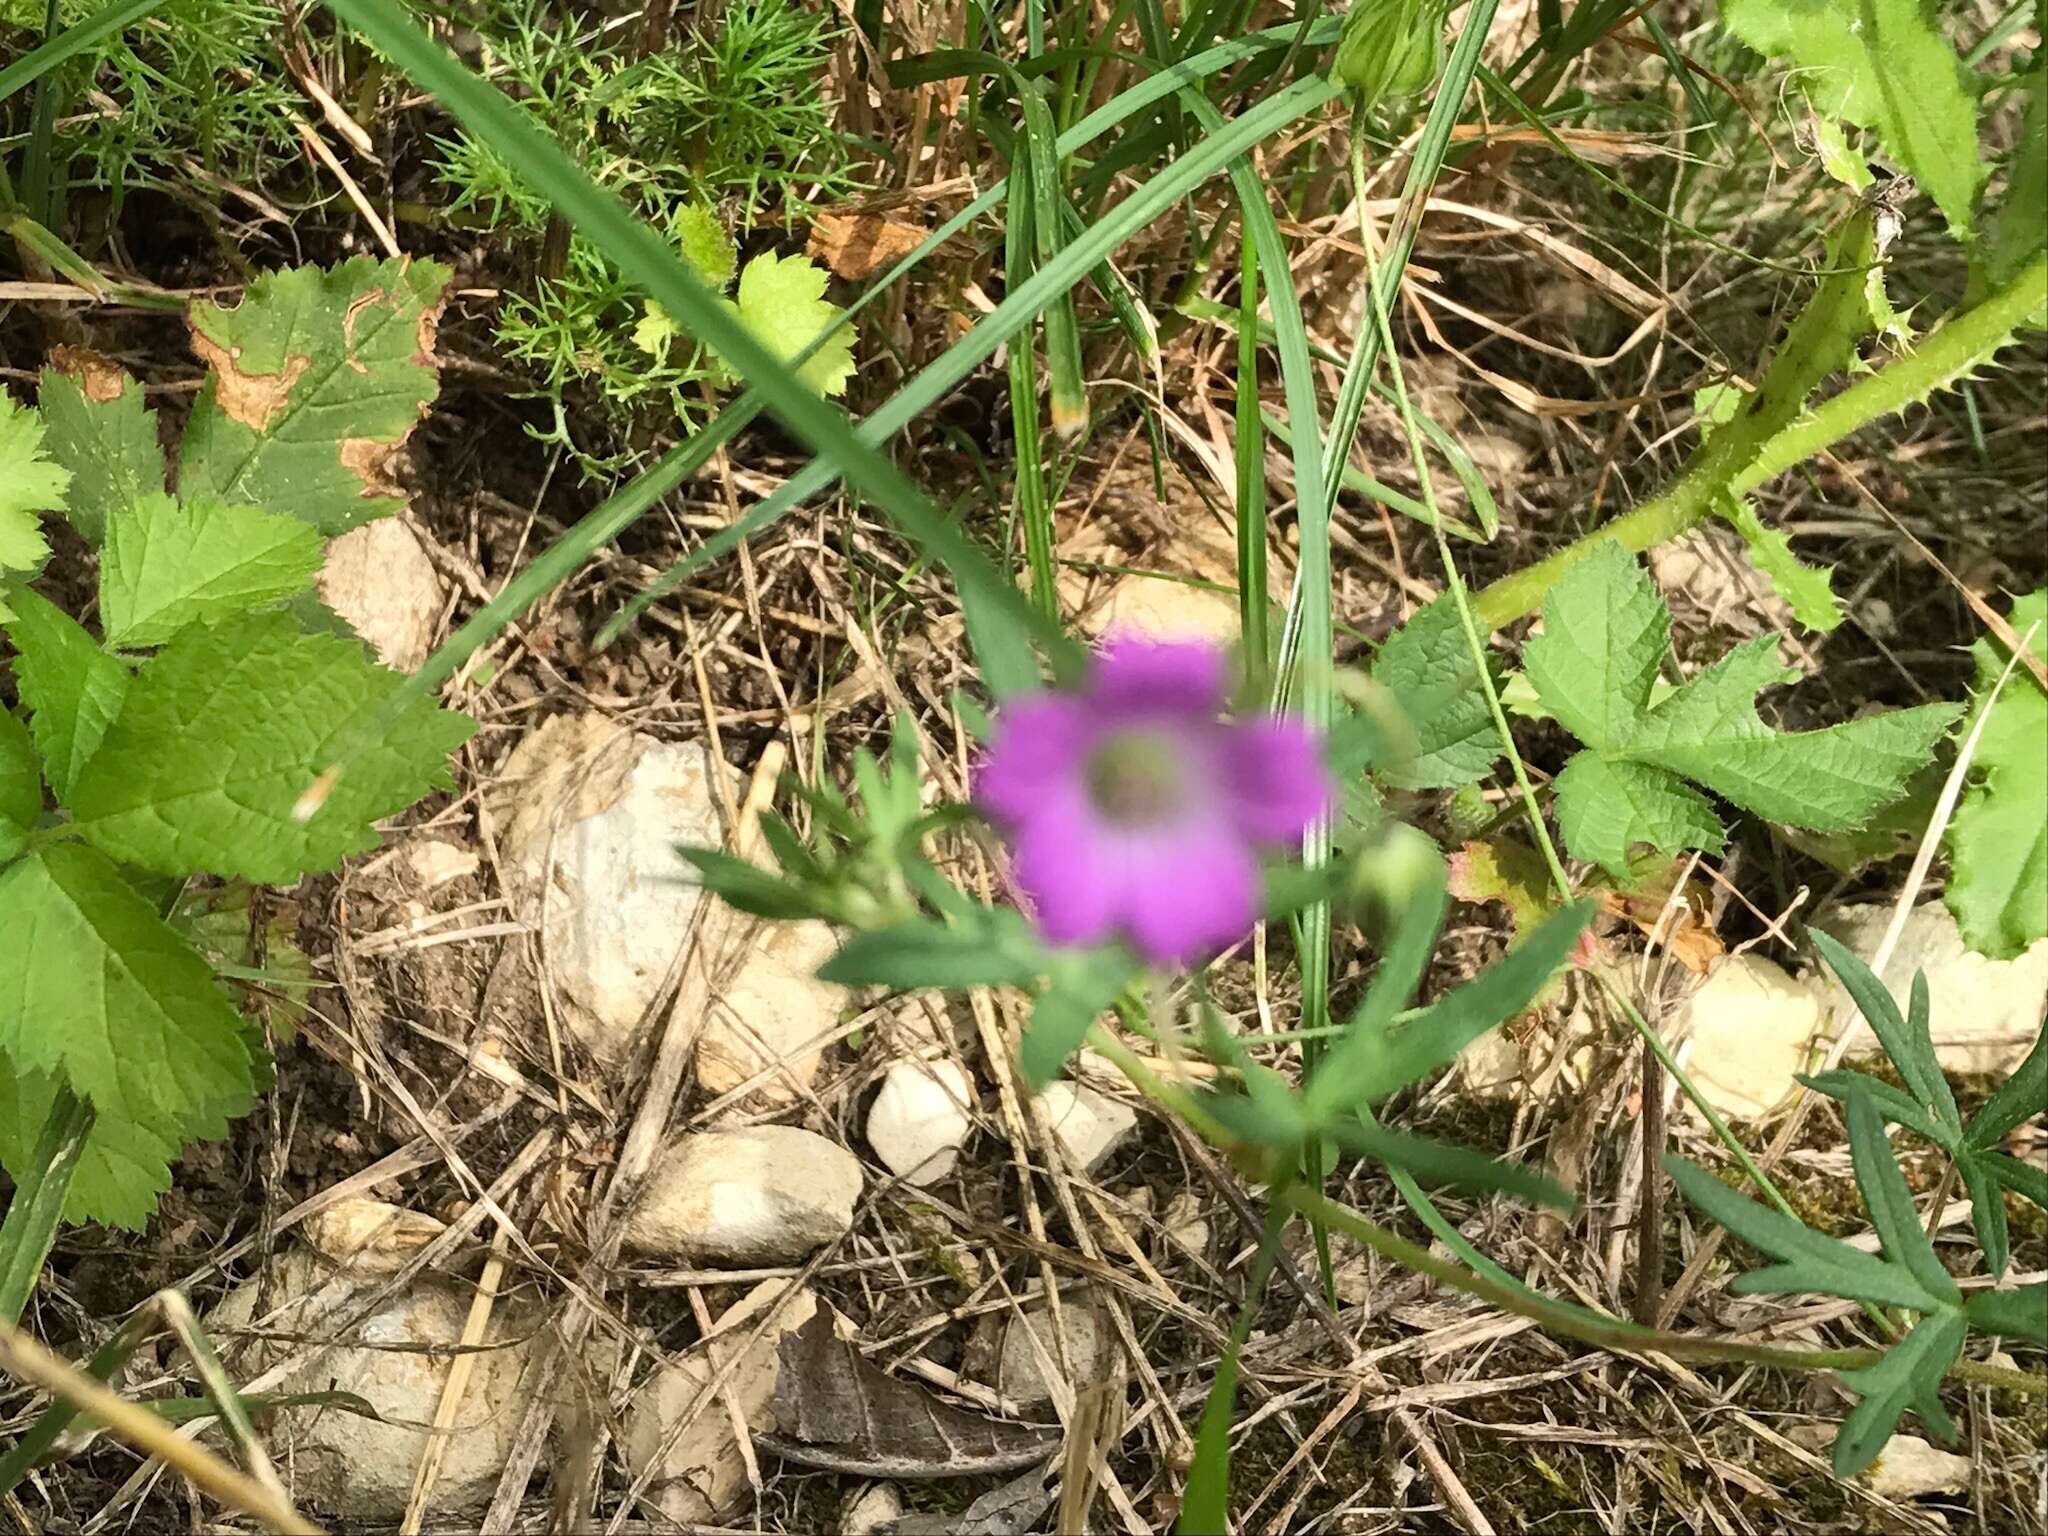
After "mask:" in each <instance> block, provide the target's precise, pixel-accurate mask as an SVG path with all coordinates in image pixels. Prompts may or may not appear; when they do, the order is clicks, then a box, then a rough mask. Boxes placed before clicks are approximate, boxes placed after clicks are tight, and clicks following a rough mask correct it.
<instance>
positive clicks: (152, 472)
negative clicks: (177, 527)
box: [36, 348, 164, 546]
mask: <svg viewBox="0 0 2048 1536" xmlns="http://www.w3.org/2000/svg"><path fill="white" fill-rule="evenodd" d="M56 361H57V362H58V363H59V364H62V366H53V367H49V368H45V369H44V370H43V377H42V385H41V388H40V390H39V391H38V393H37V396H36V403H37V405H38V406H39V407H40V408H41V410H42V413H43V429H44V439H43V440H44V444H45V446H47V447H48V449H49V452H50V457H51V458H53V459H55V460H56V461H57V462H58V463H59V464H61V465H63V466H64V467H65V468H66V469H67V470H69V471H70V472H71V489H70V490H69V491H68V492H67V493H66V495H65V498H64V517H65V519H66V521H68V522H69V523H70V524H71V526H72V527H74V528H76V529H77V530H78V532H79V534H80V535H81V536H82V537H83V538H84V539H85V541H86V542H87V543H88V544H92V545H94V546H97V545H98V544H99V543H100V541H101V540H102V539H104V538H105V537H106V530H107V519H108V518H109V517H111V516H112V515H113V514H114V513H115V512H116V511H118V510H119V509H121V508H122V507H126V506H130V505H132V504H133V503H134V502H135V500H136V498H138V497H141V496H147V495H150V494H152V493H154V492H158V491H161V490H162V489H163V488H164V451H163V449H162V448H161V447H160V446H159V445H158V443H157V437H156V412H154V411H152V410H151V409H150V408H149V407H148V406H147V405H145V404H144V403H143V400H142V386H141V385H140V384H138V383H136V382H135V379H134V378H133V377H132V376H131V375H130V374H128V373H127V372H126V371H125V370H123V369H121V368H119V367H117V366H115V365H114V364H113V363H110V362H108V361H107V360H106V359H104V358H101V357H96V356H93V355H91V354H88V353H80V352H77V351H75V350H69V349H64V348H60V349H59V350H58V354H57V359H56Z"/></svg>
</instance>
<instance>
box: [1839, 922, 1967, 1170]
mask: <svg viewBox="0 0 2048 1536" xmlns="http://www.w3.org/2000/svg"><path fill="white" fill-rule="evenodd" d="M1807 936H1808V937H1809V938H1810V939H1811V940H1812V941H1813V947H1814V948H1815V949H1817V950H1819V951H1820V957H1821V959H1822V960H1824V961H1826V962H1827V967H1828V969H1829V970H1831V971H1833V972H1834V973H1835V975H1836V976H1838V977H1839V978H1841V982H1842V985H1843V986H1844V987H1845V988H1847V989H1848V993H1849V996H1850V998H1851V999H1852V1000H1853V1001H1854V1002H1855V1004H1856V1008H1857V1011H1858V1012H1860V1013H1861V1014H1862V1015H1863V1019H1864V1022H1865V1023H1867V1024H1868V1025H1869V1026H1870V1031H1871V1033H1872V1034H1874V1035H1876V1036H1877V1040H1878V1043H1879V1044H1880V1045H1882V1046H1883V1047H1884V1052H1885V1054H1886V1055H1887V1056H1889V1057H1890V1058H1891V1059H1892V1065H1893V1066H1895V1067H1897V1068H1898V1069H1899V1076H1900V1077H1902V1078H1904V1079H1905V1082H1906V1088H1907V1090H1908V1091H1909V1092H1910V1093H1911V1094H1912V1095H1913V1097H1914V1099H1915V1100H1916V1101H1917V1102H1918V1103H1919V1104H1920V1106H1921V1108H1922V1109H1924V1110H1925V1111H1926V1112H1927V1113H1928V1114H1931V1115H1932V1116H1934V1118H1935V1119H1936V1120H1938V1121H1939V1122H1940V1123H1941V1124H1942V1125H1944V1126H1948V1127H1952V1128H1953V1131H1952V1133H1951V1134H1952V1135H1953V1134H1960V1132H1961V1130H1962V1118H1961V1116H1960V1115H1959V1114H1958V1113H1957V1111H1956V1100H1955V1095H1954V1094H1953V1093H1951V1092H1950V1091H1949V1086H1948V1079H1947V1078H1946V1077H1945V1076H1943V1075H1942V1070H1941V1063H1940V1062H1939V1061H1938V1060H1937V1059H1936V1058H1935V1054H1934V1037H1933V1036H1932V1035H1931V1034H1930V1033H1928V1027H1927V1018H1928V998H1927V977H1926V975H1925V974H1924V973H1921V972H1915V973H1914V976H1913V997H1912V1005H1911V1006H1912V1017H1911V1018H1910V1019H1902V1018H1900V1017H1899V1006H1898V1004H1897V1002H1895V1001H1894V1000H1893V998H1892V995H1891V992H1890V990H1889V989H1888V988H1887V987H1886V986H1885V984H1884V982H1883V981H1881V980H1880V979H1879V978H1878V976H1877V973H1876V972H1874V971H1872V970H1871V969H1870V967H1869V966H1867V965H1865V964H1864V963H1863V962H1862V961H1861V960H1859V959H1858V958H1857V957H1856V956H1855V955H1853V954H1851V953H1850V952H1849V950H1848V948H1847V946H1845V945H1844V944H1842V943H1841V941H1839V940H1838V939H1836V938H1835V937H1834V936H1833V935H1832V934H1829V933H1825V932H1823V931H1822V930H1820V929H1818V928H1810V929H1808V930H1807ZM1901 1123H1902V1124H1904V1123H1906V1122H1903V1121H1902V1122H1901ZM1922 1134H1927V1133H1925V1132H1923V1133H1922ZM1928 1139H1929V1140H1932V1141H1941V1140H1942V1137H1941V1136H1940V1135H1931V1136H1929V1138H1928Z"/></svg>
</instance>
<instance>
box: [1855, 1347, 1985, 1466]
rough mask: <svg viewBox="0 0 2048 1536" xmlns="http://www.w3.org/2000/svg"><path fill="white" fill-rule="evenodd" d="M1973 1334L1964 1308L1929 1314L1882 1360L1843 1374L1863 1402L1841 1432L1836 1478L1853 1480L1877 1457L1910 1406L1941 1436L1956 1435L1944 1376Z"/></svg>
mask: <svg viewBox="0 0 2048 1536" xmlns="http://www.w3.org/2000/svg"><path fill="white" fill-rule="evenodd" d="M1968 1332H1969V1325H1968V1324H1967V1323H1966V1322H1964V1321H1963V1314H1962V1313H1961V1312H1960V1311H1946V1312H1941V1313H1937V1314H1936V1315H1934V1316H1932V1317H1923V1318H1922V1319H1921V1320H1920V1321H1919V1322H1917V1323H1915V1324H1914V1325H1913V1330H1912V1332H1910V1333H1908V1334H1907V1335H1906V1336H1905V1337H1904V1338H1903V1339H1901V1340H1899V1342H1898V1343H1896V1344H1894V1345H1893V1346H1892V1347H1891V1348H1890V1349H1889V1350H1887V1351H1886V1352H1885V1356H1884V1358H1883V1359H1882V1360H1880V1361H1878V1362H1877V1364H1875V1365H1868V1366H1865V1367H1864V1368H1863V1369H1862V1370H1860V1371H1842V1372H1839V1373H1838V1374H1839V1375H1840V1377H1841V1379H1842V1383H1843V1385H1845V1386H1847V1387H1848V1388H1849V1389H1850V1390H1851V1391H1853V1392H1856V1393H1858V1394H1860V1395H1861V1396H1862V1398H1863V1401H1862V1402H1860V1403H1858V1404H1857V1405H1856V1406H1855V1408H1854V1409H1852V1410H1851V1411H1850V1413H1849V1417H1848V1418H1846V1419H1844V1420H1843V1421H1842V1427H1841V1429H1840V1431H1839V1432H1838V1433H1837V1434H1836V1435H1835V1449H1834V1458H1833V1460H1834V1468H1835V1476H1837V1477H1839V1478H1843V1479H1848V1478H1852V1477H1854V1476H1855V1475H1856V1474H1857V1473H1859V1472H1861V1471H1862V1470H1863V1469H1864V1468H1865V1467H1867V1466H1869V1465H1870V1464H1871V1463H1872V1462H1873V1461H1875V1460H1876V1459H1877V1453H1878V1452H1879V1451H1881V1450H1883V1449H1884V1446H1885V1442H1886V1441H1887V1440H1889V1439H1891V1437H1892V1431H1893V1430H1894V1429H1896V1428H1897V1427H1898V1423H1899V1417H1900V1415H1901V1414H1903V1413H1904V1412H1905V1411H1906V1410H1907V1409H1908V1408H1911V1409H1913V1410H1914V1411H1915V1412H1916V1413H1918V1414H1919V1415H1920V1422H1921V1423H1922V1424H1923V1425H1925V1426H1926V1428H1927V1432H1928V1433H1929V1434H1931V1435H1933V1436H1934V1437H1935V1438H1936V1439H1937V1440H1954V1439H1955V1434H1956V1426H1955V1423H1954V1421H1953V1420H1951V1419H1950V1418H1949V1416H1948V1414H1947V1412H1946V1411H1945V1410H1944V1409H1943V1408H1942V1406H1941V1379H1942V1377H1943V1376H1944V1375H1946V1374H1947V1373H1948V1368H1949V1367H1950V1366H1951V1365H1953V1364H1954V1363H1955V1358H1956V1356H1957V1355H1958V1354H1960V1353H1962V1348H1963V1338H1964V1336H1965V1335H1966V1334H1968Z"/></svg>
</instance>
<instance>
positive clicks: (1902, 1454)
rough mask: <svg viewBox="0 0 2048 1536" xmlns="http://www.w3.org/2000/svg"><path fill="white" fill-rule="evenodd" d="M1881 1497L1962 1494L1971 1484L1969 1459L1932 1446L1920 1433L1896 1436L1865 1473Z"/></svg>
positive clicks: (1875, 1492) (1871, 1489)
mask: <svg viewBox="0 0 2048 1536" xmlns="http://www.w3.org/2000/svg"><path fill="white" fill-rule="evenodd" d="M1863 1481H1864V1482H1865V1483H1866V1484H1868V1485H1869V1488H1870V1491H1871V1492H1872V1493H1874V1494H1877V1495H1878V1496H1879V1497H1881V1498H1887V1499H1917V1498H1919V1497H1920V1496H1921V1495H1923V1494H1929V1493H1962V1492H1964V1491H1965V1490H1967V1489H1968V1488H1969V1486H1970V1458H1969V1457H1967V1456H1954V1455H1951V1454H1950V1453H1949V1452H1947V1451H1944V1450H1941V1449H1939V1448H1938V1447H1936V1446H1932V1445H1929V1444H1928V1443H1927V1442H1926V1441H1925V1440H1922V1439H1921V1438H1920V1437H1919V1436H1918V1435H1893V1436H1892V1437H1891V1439H1889V1440H1887V1441H1885V1443H1884V1449H1883V1450H1881V1451H1879V1452H1878V1453H1877V1460H1876V1461H1874V1462H1872V1463H1871V1464H1870V1467H1869V1469H1868V1470H1867V1471H1865V1472H1864V1474H1863Z"/></svg>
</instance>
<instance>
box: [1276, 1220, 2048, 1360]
mask: <svg viewBox="0 0 2048 1536" xmlns="http://www.w3.org/2000/svg"><path fill="white" fill-rule="evenodd" d="M1274 1198H1275V1199H1276V1200H1277V1201H1278V1202H1279V1203H1280V1204H1282V1205H1285V1206H1287V1207H1288V1208H1289V1209H1291V1210H1293V1211H1294V1212H1296V1214H1298V1215H1301V1216H1304V1217H1307V1218H1308V1219H1309V1220H1311V1221H1320V1222H1323V1223H1325V1224H1326V1225H1328V1226H1330V1227H1331V1228H1333V1229H1335V1230H1336V1231H1339V1232H1342V1233H1344V1234H1345V1235H1346V1236H1348V1237H1351V1238H1355V1239H1356V1240H1357V1241H1359V1242H1361V1243H1363V1244H1364V1245H1365V1246H1366V1247H1368V1248H1370V1249H1372V1250H1373V1252H1375V1253H1377V1254H1379V1255H1380V1256H1381V1257H1382V1258H1387V1259H1392V1260H1393V1261H1394V1262H1395V1263H1396V1264H1399V1265H1401V1266H1402V1267H1403V1268H1405V1269H1412V1270H1414V1271H1416V1272H1417V1273H1418V1274H1424V1275H1428V1276H1429V1277H1430V1278H1431V1279H1432V1280H1438V1281H1441V1282H1442V1283H1444V1284H1445V1285H1449V1286H1455V1287H1456V1288H1457V1289H1459V1290H1461V1291H1465V1292H1467V1293H1468V1294H1470V1295H1473V1296H1477V1297H1479V1298H1480V1299H1481V1300H1483V1301H1489V1302H1491V1303H1493V1304H1494V1305H1495V1306H1497V1307H1499V1308H1501V1309H1502V1310H1503V1311H1507V1312H1512V1313H1514V1314H1515V1315H1516V1316H1517V1317H1526V1318H1528V1319H1529V1320H1530V1321H1532V1322H1535V1323H1539V1324H1541V1325H1542V1326H1543V1327H1545V1328H1547V1329H1549V1330H1550V1331H1551V1332H1553V1333H1561V1334H1563V1335H1565V1336H1566V1337H1567V1338H1573V1339H1577V1340H1579V1341H1580V1342H1581V1343H1583V1344H1591V1345H1593V1346H1594V1347H1595V1348H1597V1349H1607V1350H1612V1351H1614V1352H1615V1353H1616V1354H1625V1355H1665V1356H1668V1357H1669V1358H1671V1359H1674V1360H1696V1361H1701V1362H1707V1363H1714V1362H1720V1363H1727V1364H1741V1365H1768V1366H1775V1367H1777V1368H1778V1369H1780V1370H1787V1371H1851V1370H1860V1369H1862V1368H1863V1367H1865V1366H1870V1365H1875V1364H1876V1363H1877V1362H1878V1361H1879V1360H1880V1359H1882V1358H1883V1357H1884V1352H1883V1351H1882V1350H1876V1349H1781V1348H1778V1347H1776V1346H1773V1345H1769V1344H1743V1343H1739V1342H1737V1341H1734V1340H1727V1339H1705V1338H1700V1337H1699V1336H1698V1335H1696V1334H1687V1333H1666V1332H1664V1331H1662V1330H1660V1329H1656V1328H1644V1327H1642V1326H1640V1325H1639V1324H1636V1323H1626V1322H1623V1321H1621V1320H1620V1319H1619V1318H1616V1319H1614V1320H1613V1321H1612V1322H1603V1321H1601V1320H1599V1318H1598V1316H1597V1314H1592V1313H1586V1312H1582V1311H1581V1310H1580V1309H1579V1308H1576V1307H1566V1306H1564V1305H1562V1304H1561V1303H1557V1302H1549V1301H1539V1300H1534V1299H1532V1298H1531V1297H1530V1296H1525V1295H1522V1294H1519V1293H1517V1292H1515V1291H1511V1290H1509V1289H1508V1288H1507V1287H1506V1286H1503V1285H1501V1284H1499V1283H1497V1282H1496V1281H1493V1280H1490V1279H1488V1278H1487V1277H1486V1276H1484V1275H1481V1274H1476V1273H1474V1272H1473V1271H1472V1270H1469V1269H1467V1268H1465V1266H1464V1265H1462V1264H1454V1263H1452V1262H1451V1261H1450V1260H1448V1259H1440V1258H1438V1257H1437V1256H1436V1255H1435V1254H1433V1253H1431V1252H1430V1251H1429V1250H1428V1249H1426V1248H1421V1247H1418V1246H1416V1245H1415V1244H1414V1243H1411V1242H1409V1241H1408V1240H1407V1239H1406V1238H1404V1237H1399V1236H1397V1235H1395V1234H1394V1233H1392V1232H1389V1231H1388V1230H1387V1229H1386V1228H1385V1227H1382V1226H1380V1225H1379V1224H1378V1223H1376V1222H1373V1221H1368V1220H1367V1219H1366V1218H1365V1217H1363V1216H1361V1215H1359V1214H1358V1213H1357V1212H1356V1211H1354V1210H1352V1209H1351V1208H1350V1207H1348V1206H1344V1205H1340V1204H1338V1203H1337V1202H1336V1201H1334V1200H1331V1199H1329V1198H1328V1197H1326V1196H1324V1195H1320V1194H1317V1193H1316V1192H1314V1191H1313V1190H1308V1189H1302V1188H1299V1187H1296V1188H1291V1189H1286V1190H1280V1191H1276V1192H1275V1196H1274ZM1948 1374H1949V1375H1950V1376H1953V1377H1955V1378H1956V1379H1957V1380H1960V1381H1968V1382H1972V1383H1975V1384H1977V1385H1980V1386H1990V1387H1998V1388H2001V1389H2003V1390H2005V1391H2008V1392H2023V1393H2026V1394H2028V1395H2030V1396H2037V1397H2038V1396H2043V1395H2048V1377H2043V1376H2030V1375H2028V1374H2027V1373H2026V1372H2025V1371H2015V1370H2008V1369H2006V1368H2004V1367H2002V1366H1995V1365H1986V1364H1984V1363H1982V1362H1980V1361H1975V1360H1958V1361H1957V1362H1956V1363H1955V1364H1954V1365H1952V1366H1950V1367H1949V1370H1948Z"/></svg>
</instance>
